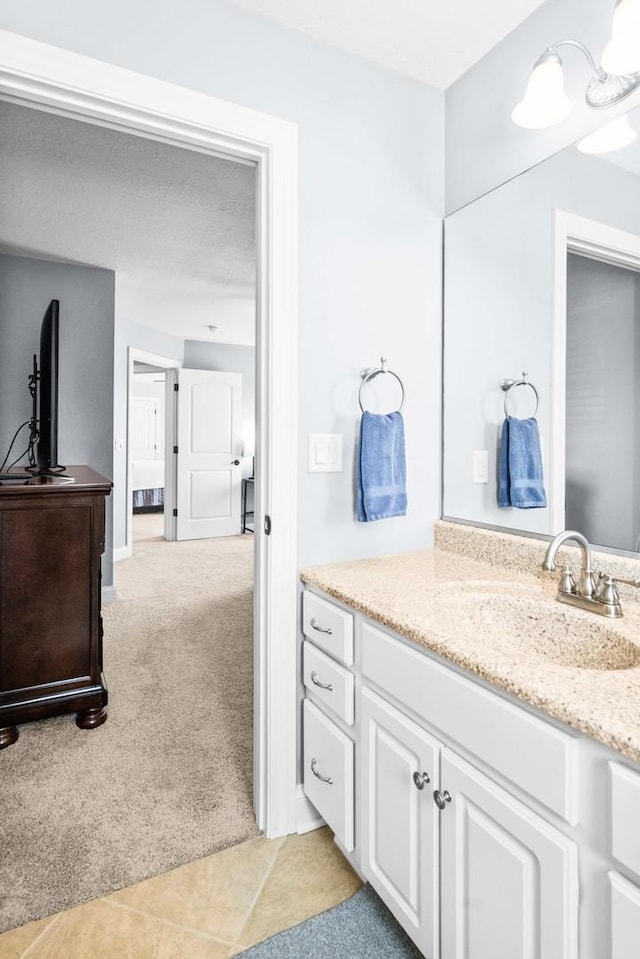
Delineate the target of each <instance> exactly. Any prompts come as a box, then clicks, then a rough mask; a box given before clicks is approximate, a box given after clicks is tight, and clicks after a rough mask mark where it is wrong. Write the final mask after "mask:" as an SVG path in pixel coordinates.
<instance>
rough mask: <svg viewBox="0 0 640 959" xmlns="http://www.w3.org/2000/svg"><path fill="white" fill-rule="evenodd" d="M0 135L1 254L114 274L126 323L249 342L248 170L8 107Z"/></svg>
mask: <svg viewBox="0 0 640 959" xmlns="http://www.w3.org/2000/svg"><path fill="white" fill-rule="evenodd" d="M0 129H1V130H2V141H1V149H0V182H1V183H2V190H1V191H0V252H4V253H19V254H30V255H32V256H40V257H43V258H47V257H50V258H55V259H60V260H66V261H70V262H75V263H82V264H87V265H91V266H99V267H104V268H106V269H110V270H115V272H116V309H117V310H118V312H119V314H121V315H123V316H125V317H126V318H128V319H131V320H136V321H137V322H139V323H144V324H146V325H147V326H154V327H157V328H160V329H163V330H165V331H167V332H170V333H173V334H175V335H177V336H181V337H184V338H185V339H207V340H211V341H217V342H233V343H244V344H251V343H253V342H254V336H255V333H254V330H255V209H254V196H255V186H254V182H255V177H254V168H253V167H252V166H250V165H247V164H242V163H235V162H230V161H228V160H223V159H218V158H216V157H210V156H205V155H204V154H200V153H196V152H194V151H191V150H183V149H180V148H178V147H172V146H169V145H167V144H163V143H158V142H156V141H153V140H148V139H143V138H141V137H136V136H131V135H129V134H126V133H117V132H114V131H112V130H107V129H104V128H103V127H100V126H95V125H92V124H87V123H80V122H77V121H74V120H68V119H65V118H62V117H57V116H54V115H52V114H48V113H42V112H40V111H37V110H31V109H27V108H25V107H18V106H15V105H13V104H9V103H5V102H0ZM207 324H215V325H219V326H220V328H221V329H220V332H219V333H217V334H213V335H212V334H211V333H210V332H209V331H208V330H207V329H206V325H207Z"/></svg>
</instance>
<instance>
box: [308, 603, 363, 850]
mask: <svg viewBox="0 0 640 959" xmlns="http://www.w3.org/2000/svg"><path fill="white" fill-rule="evenodd" d="M353 618H354V617H353V614H352V613H350V612H348V611H346V610H344V609H340V608H339V607H338V606H336V605H335V604H333V603H329V602H327V601H326V600H325V599H323V598H322V597H320V596H317V595H316V594H315V593H312V592H310V591H309V590H305V592H304V593H303V597H302V622H303V632H304V634H305V637H306V638H305V641H304V645H303V650H302V662H303V682H304V685H305V689H306V692H307V697H306V699H305V701H304V703H303V716H302V728H303V759H304V791H305V793H306V795H307V797H308V798H309V799H310V800H311V802H312V803H313V805H314V806H315V808H316V809H317V810H318V812H319V813H320V815H321V816H322V817H323V819H324V820H325V822H326V823H327V824H328V825H329V826H330V827H331V829H332V830H333V832H334V834H335V836H336V839H337V840H338V842H339V843H340V845H341V846H342V847H343V849H345V851H347V852H351V851H352V850H353V848H354V845H355V800H354V788H355V785H354V784H355V768H354V762H355V759H354V756H355V750H354V742H353V737H352V735H351V731H350V727H352V725H353V721H354V675H353V672H352V671H351V670H350V669H348V668H347V666H349V665H350V664H351V663H353Z"/></svg>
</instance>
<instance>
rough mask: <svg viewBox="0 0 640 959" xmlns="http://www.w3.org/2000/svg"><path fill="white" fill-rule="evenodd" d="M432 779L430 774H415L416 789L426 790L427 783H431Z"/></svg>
mask: <svg viewBox="0 0 640 959" xmlns="http://www.w3.org/2000/svg"><path fill="white" fill-rule="evenodd" d="M430 782H431V779H430V777H429V773H414V774H413V784H414V786H415V787H416V789H424V787H425V785H426V783H430Z"/></svg>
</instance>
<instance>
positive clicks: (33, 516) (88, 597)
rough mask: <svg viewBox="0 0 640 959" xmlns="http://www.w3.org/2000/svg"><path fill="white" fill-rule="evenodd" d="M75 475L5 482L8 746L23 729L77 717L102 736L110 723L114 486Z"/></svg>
mask: <svg viewBox="0 0 640 959" xmlns="http://www.w3.org/2000/svg"><path fill="white" fill-rule="evenodd" d="M67 474H68V475H67V476H66V477H64V478H63V477H61V476H58V477H57V478H56V477H49V476H32V475H31V474H30V473H26V472H25V474H24V475H23V477H22V480H21V481H16V483H15V484H14V483H13V482H7V483H6V484H2V483H1V482H0V749H4V748H6V747H7V746H10V745H11V744H12V743H15V741H16V740H17V738H18V727H19V726H20V725H21V724H22V723H26V722H31V721H33V720H36V719H45V718H47V717H49V716H58V715H61V714H64V713H76V724H77V725H78V726H79V727H80V728H81V729H94V728H95V727H97V726H100V725H102V723H104V722H105V720H106V718H107V712H106V705H107V698H108V694H107V686H106V683H105V679H104V675H103V673H102V617H101V615H100V557H101V555H102V553H103V552H104V514H105V498H106V496H108V495H109V492H110V490H111V482H110V481H109V480H108V479H105V477H103V476H100V475H99V474H98V473H95V472H94V471H93V470H91V469H89V467H87V466H70V467H69V469H68V471H67ZM56 479H57V481H56Z"/></svg>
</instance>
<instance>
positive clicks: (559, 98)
mask: <svg viewBox="0 0 640 959" xmlns="http://www.w3.org/2000/svg"><path fill="white" fill-rule="evenodd" d="M570 112H571V101H570V100H569V99H568V98H567V97H566V96H565V93H564V73H563V70H562V61H561V60H560V57H559V56H558V55H557V54H555V53H554V54H544V55H543V56H542V57H541V58H540V59H539V60H538V62H537V63H536V65H535V67H534V68H533V70H532V72H531V76H530V77H529V82H528V83H527V89H526V90H525V94H524V97H523V98H522V100H521V101H520V103H518V104H517V106H515V107H514V109H513V112H512V114H511V119H512V120H513V122H514V123H515V124H516V125H517V126H519V127H526V128H527V129H529V130H541V129H543V128H544V127H551V126H553V125H554V124H556V123H560V122H561V121H562V120H564V119H565V117H567V116H568V115H569V113H570Z"/></svg>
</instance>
